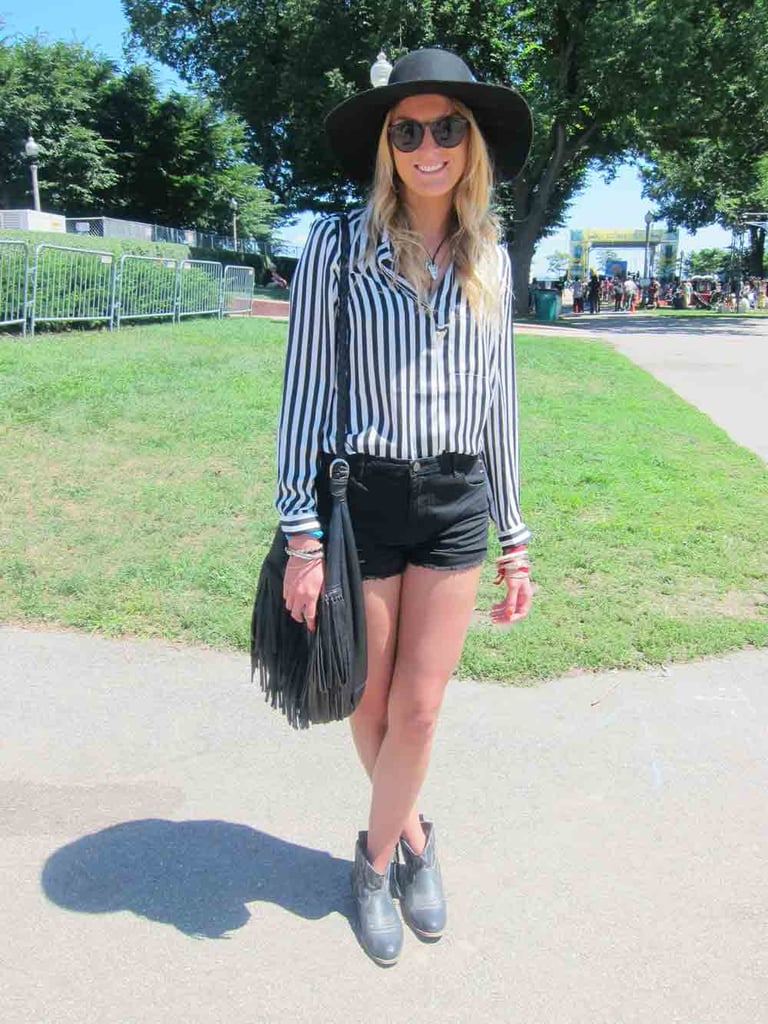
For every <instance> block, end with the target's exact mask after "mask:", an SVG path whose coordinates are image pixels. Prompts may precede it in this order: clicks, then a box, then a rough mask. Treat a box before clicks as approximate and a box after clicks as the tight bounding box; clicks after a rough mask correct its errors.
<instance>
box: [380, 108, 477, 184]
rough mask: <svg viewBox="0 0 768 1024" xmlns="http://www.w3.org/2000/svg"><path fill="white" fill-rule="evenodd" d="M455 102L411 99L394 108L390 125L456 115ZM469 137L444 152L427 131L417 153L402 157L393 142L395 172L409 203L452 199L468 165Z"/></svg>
mask: <svg viewBox="0 0 768 1024" xmlns="http://www.w3.org/2000/svg"><path fill="white" fill-rule="evenodd" d="M454 110H455V107H454V104H453V102H452V101H451V100H450V99H448V97H446V96H438V95H433V94H431V93H430V94H427V95H424V96H408V97H406V99H404V100H401V101H400V103H398V104H397V106H396V107H393V109H392V112H391V114H390V116H389V123H390V124H394V122H395V121H399V120H402V119H403V118H413V120H414V121H422V122H426V121H433V120H435V118H438V117H445V116H446V115H447V114H452V113H454ZM468 145H469V136H468V134H467V135H465V136H464V138H463V140H462V141H461V142H460V143H459V145H458V146H455V147H454V148H453V149H442V148H441V147H440V146H438V145H437V143H436V142H435V140H434V139H433V138H432V132H431V131H429V130H426V131H425V132H424V138H423V139H422V142H421V145H420V146H419V148H418V149H416V150H414V151H413V153H401V152H400V151H399V150H398V149H396V148H395V147H394V146H393V145H392V143H391V142H390V144H389V146H390V152H391V153H392V159H393V161H394V164H395V170H396V171H397V173H398V176H399V177H400V180H401V182H402V187H403V190H404V199H405V200H406V202H408V201H409V200H414V199H417V198H418V199H422V200H423V199H438V198H440V197H446V198H450V196H452V195H453V190H454V189H455V187H456V185H457V184H458V182H459V181H460V180H461V176H462V174H463V173H464V169H465V167H466V165H467V149H468Z"/></svg>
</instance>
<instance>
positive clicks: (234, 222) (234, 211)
mask: <svg viewBox="0 0 768 1024" xmlns="http://www.w3.org/2000/svg"><path fill="white" fill-rule="evenodd" d="M229 208H230V209H231V210H232V238H233V239H234V243H235V252H237V200H236V199H235V197H234V196H232V198H231V199H230V200H229Z"/></svg>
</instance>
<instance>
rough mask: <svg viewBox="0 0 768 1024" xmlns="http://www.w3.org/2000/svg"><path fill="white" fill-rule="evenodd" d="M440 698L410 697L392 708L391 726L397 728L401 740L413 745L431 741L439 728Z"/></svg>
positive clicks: (421, 744)
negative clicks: (420, 698)
mask: <svg viewBox="0 0 768 1024" xmlns="http://www.w3.org/2000/svg"><path fill="white" fill-rule="evenodd" d="M440 705H441V701H440V700H434V699H433V700H427V699H422V700H419V699H418V698H413V697H411V698H409V699H408V700H406V701H403V702H401V703H399V704H398V705H397V706H396V707H395V708H390V715H389V728H390V729H394V730H396V732H397V734H398V736H399V737H400V739H401V741H402V742H404V743H409V744H411V745H413V746H423V745H424V744H426V743H430V742H431V741H432V738H433V736H434V734H435V730H436V729H437V719H438V717H439V714H440Z"/></svg>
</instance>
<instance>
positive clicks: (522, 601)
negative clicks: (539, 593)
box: [491, 577, 533, 625]
mask: <svg viewBox="0 0 768 1024" xmlns="http://www.w3.org/2000/svg"><path fill="white" fill-rule="evenodd" d="M504 582H505V583H506V585H507V596H506V599H505V600H504V601H500V602H499V604H495V605H494V606H493V607H492V608H491V622H494V623H496V624H498V625H507V624H508V623H512V622H520V621H521V620H522V619H524V618H525V617H526V616H527V614H528V612H529V611H530V610H531V603H532V602H533V587H532V586H531V581H530V579H528V577H526V578H525V579H519V580H512V579H505V580H504Z"/></svg>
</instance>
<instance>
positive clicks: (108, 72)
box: [0, 39, 117, 213]
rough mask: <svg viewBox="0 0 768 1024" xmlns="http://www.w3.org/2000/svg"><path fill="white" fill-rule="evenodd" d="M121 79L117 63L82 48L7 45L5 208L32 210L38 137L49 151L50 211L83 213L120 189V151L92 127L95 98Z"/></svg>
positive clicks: (0, 102) (1, 136) (0, 68)
mask: <svg viewBox="0 0 768 1024" xmlns="http://www.w3.org/2000/svg"><path fill="white" fill-rule="evenodd" d="M114 74H115V68H114V65H113V64H112V63H111V61H107V60H104V59H102V58H99V57H96V56H94V55H93V54H90V53H89V52H88V51H87V50H85V49H84V48H83V47H82V46H79V45H77V44H66V43H53V44H47V43H43V42H41V41H40V40H38V39H24V40H22V41H21V42H18V43H15V44H9V43H7V42H6V43H3V44H0V206H2V207H3V208H4V209H9V208H13V207H29V208H31V206H32V202H31V196H30V185H29V183H30V177H29V171H28V168H27V167H26V163H25V157H24V155H23V146H24V140H25V138H26V137H27V135H29V134H30V133H31V134H32V135H34V137H35V140H36V142H38V143H39V144H40V147H41V154H40V164H41V168H44V169H45V173H44V174H41V175H40V194H41V200H42V204H43V206H44V207H46V208H48V209H54V210H68V209H72V210H75V211H77V212H78V213H82V212H85V211H87V210H89V209H90V208H92V206H93V204H94V203H95V202H96V201H97V197H98V196H99V195H101V194H102V193H103V192H104V191H105V190H107V189H109V188H111V187H112V186H113V185H115V184H116V181H117V177H116V173H115V170H114V167H113V154H112V151H111V149H110V147H109V144H108V143H107V142H106V141H105V140H104V139H103V138H102V137H101V135H100V134H99V132H98V131H96V130H95V129H94V128H93V127H92V124H91V116H92V105H93V97H94V96H95V95H96V94H98V92H99V90H100V89H101V87H102V85H103V83H104V82H105V81H108V80H109V79H110V78H111V77H112V76H114Z"/></svg>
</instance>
